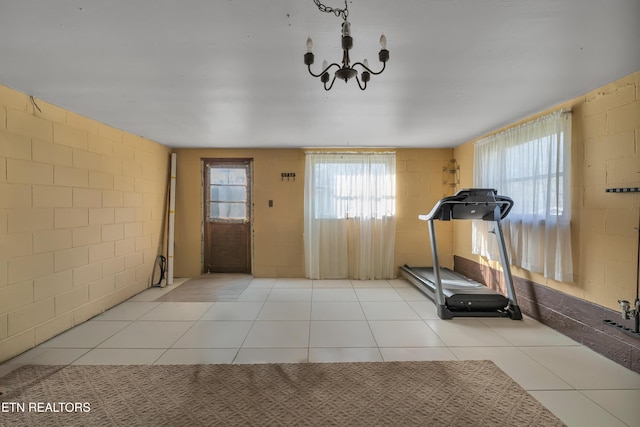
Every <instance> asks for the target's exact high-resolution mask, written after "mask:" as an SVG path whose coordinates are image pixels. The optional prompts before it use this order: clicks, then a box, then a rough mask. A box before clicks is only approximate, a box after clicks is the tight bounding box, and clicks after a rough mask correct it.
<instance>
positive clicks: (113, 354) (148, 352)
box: [71, 348, 164, 365]
mask: <svg viewBox="0 0 640 427" xmlns="http://www.w3.org/2000/svg"><path fill="white" fill-rule="evenodd" d="M162 353H164V350H163V349H149V348H118V349H114V348H95V349H93V350H90V351H88V352H87V353H85V354H84V355H83V356H81V357H79V358H78V359H77V360H75V361H74V362H73V363H71V364H72V365H153V363H154V362H155V361H156V360H158V359H159V358H160V356H162Z"/></svg>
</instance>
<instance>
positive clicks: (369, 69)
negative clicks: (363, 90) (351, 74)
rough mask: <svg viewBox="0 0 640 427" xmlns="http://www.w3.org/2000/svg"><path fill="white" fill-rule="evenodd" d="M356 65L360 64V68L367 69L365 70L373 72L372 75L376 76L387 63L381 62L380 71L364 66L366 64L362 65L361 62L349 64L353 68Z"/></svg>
mask: <svg viewBox="0 0 640 427" xmlns="http://www.w3.org/2000/svg"><path fill="white" fill-rule="evenodd" d="M356 65H359V66H361V67H362V68H364V69H365V70H367V71H368V72H370V73H371V74H374V75H376V76H377V75H378V74H382V72H383V71H384V69H385V67H386V66H387V63H386V62H383V63H382V70H380V71H378V72H375V71H373V70H372V69H371V68H369V67H367V66H366V65H364V64H363V63H362V62H356V63H355V64H353V65H352V66H351V68H354V67H355V66H356Z"/></svg>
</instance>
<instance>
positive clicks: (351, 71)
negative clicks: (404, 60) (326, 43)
mask: <svg viewBox="0 0 640 427" xmlns="http://www.w3.org/2000/svg"><path fill="white" fill-rule="evenodd" d="M313 2H314V3H315V4H316V6H318V9H319V10H320V11H321V12H327V13H333V14H334V15H335V16H338V17H341V18H342V19H343V21H344V22H343V23H342V50H343V52H344V53H343V54H342V65H340V64H338V63H336V62H334V63H333V64H331V65H327V61H326V60H325V61H323V63H322V71H320V73H318V74H315V73H314V72H313V71H311V64H313V53H312V52H311V50H312V49H313V41H312V40H311V37H309V38H308V39H307V53H305V54H304V63H305V65H306V66H307V68H308V69H309V74H311V75H312V76H313V77H320V81H321V82H322V83H323V84H324V89H325V90H330V89H331V88H332V87H333V83H334V82H335V81H336V79H340V80H344V81H345V83H346V82H348V81H349V80H350V79H352V78H353V77H355V78H356V81H357V82H358V87H360V89H362V90H365V89H366V88H367V82H369V80H371V74H374V75H378V74H381V73H382V72H383V71H384V68H385V66H386V64H387V61H388V60H389V51H388V50H387V38H386V37H385V36H384V34H382V35H381V36H380V47H381V49H380V52H378V59H379V60H380V62H382V69H381V70H380V71H377V72H376V71H373V70H372V69H371V68H369V63H368V62H367V60H366V59H365V60H364V61H362V62H356V63H354V64H350V60H349V50H350V49H351V48H352V47H353V38H352V37H351V24H350V23H349V21H347V17H348V16H349V9H348V5H347V0H345V1H344V9H334V8H332V7H328V6H325V5H323V4H322V3H320V0H313ZM334 67H335V68H337V69H336V71H335V72H334V74H333V78H332V77H331V75H330V74H329V70H331V69H332V68H334ZM356 67H359V68H360V70H361V71H360V77H359V78H358V70H357V69H356ZM329 81H331V83H329Z"/></svg>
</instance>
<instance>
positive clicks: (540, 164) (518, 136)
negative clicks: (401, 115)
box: [473, 111, 573, 282]
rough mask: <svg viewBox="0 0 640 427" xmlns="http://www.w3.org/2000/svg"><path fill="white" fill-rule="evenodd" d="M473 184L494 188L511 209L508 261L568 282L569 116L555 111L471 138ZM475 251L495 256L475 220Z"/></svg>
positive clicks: (570, 276)
mask: <svg viewBox="0 0 640 427" xmlns="http://www.w3.org/2000/svg"><path fill="white" fill-rule="evenodd" d="M474 152H475V155H474V185H475V186H476V187H483V188H495V189H496V190H498V193H500V194H504V195H506V196H509V197H511V198H512V199H513V200H514V207H513V209H512V211H511V213H510V214H509V216H508V217H507V218H506V219H505V220H504V222H503V225H504V229H505V240H506V243H507V248H508V251H509V255H510V258H511V263H512V264H513V265H517V266H519V267H522V268H524V269H526V270H529V271H532V272H534V273H542V274H544V276H545V277H546V278H550V279H554V280H560V281H566V282H570V281H572V280H573V268H572V257H571V236H570V225H571V194H570V164H571V163H570V161H571V159H570V153H571V114H570V112H564V111H558V112H555V113H552V114H550V115H547V116H544V117H541V118H539V119H537V120H534V121H531V122H528V123H525V124H523V125H521V126H517V127H514V128H512V129H509V130H507V131H505V132H501V133H498V134H496V135H492V136H490V137H487V138H484V139H482V140H480V141H478V142H476V144H475V147H474ZM474 230H475V231H474V236H473V237H474V243H473V250H474V253H477V254H481V255H483V256H487V257H489V258H492V259H493V258H494V253H493V252H494V251H493V248H492V247H491V243H490V241H489V240H488V239H486V237H485V236H486V235H483V234H484V233H486V232H487V231H488V230H487V229H486V224H485V225H483V224H480V223H475V224H474Z"/></svg>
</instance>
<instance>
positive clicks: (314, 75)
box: [307, 62, 340, 77]
mask: <svg viewBox="0 0 640 427" xmlns="http://www.w3.org/2000/svg"><path fill="white" fill-rule="evenodd" d="M334 65H335V66H336V67H338V68H340V65H339V64H336V63H335V62H334V63H333V64H331V65H329V66H327V68H325V69H324V70H322V71H320V73H318V74H315V73H314V72H313V71H311V64H309V65H307V68H308V69H309V74H311V75H312V76H313V77H320V76H322V75H323V74H324V73H326V72H327V71H328V70H329V68H331V67H333V66H334Z"/></svg>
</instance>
